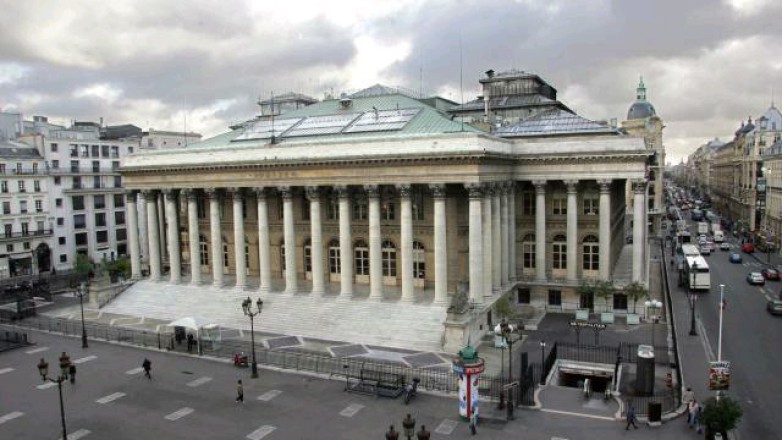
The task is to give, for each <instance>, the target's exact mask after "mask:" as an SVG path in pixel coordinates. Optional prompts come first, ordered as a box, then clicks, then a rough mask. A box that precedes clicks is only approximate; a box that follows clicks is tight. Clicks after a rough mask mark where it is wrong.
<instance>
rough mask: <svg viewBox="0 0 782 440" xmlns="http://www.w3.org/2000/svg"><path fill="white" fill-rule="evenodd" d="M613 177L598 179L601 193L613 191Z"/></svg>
mask: <svg viewBox="0 0 782 440" xmlns="http://www.w3.org/2000/svg"><path fill="white" fill-rule="evenodd" d="M612 182H613V180H612V179H597V184H598V185H599V186H600V192H601V193H604V194H605V193H608V192H610V191H611V183H612Z"/></svg>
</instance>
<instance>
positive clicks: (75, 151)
mask: <svg viewBox="0 0 782 440" xmlns="http://www.w3.org/2000/svg"><path fill="white" fill-rule="evenodd" d="M70 148H71V157H79V146H78V145H76V144H71V145H70Z"/></svg>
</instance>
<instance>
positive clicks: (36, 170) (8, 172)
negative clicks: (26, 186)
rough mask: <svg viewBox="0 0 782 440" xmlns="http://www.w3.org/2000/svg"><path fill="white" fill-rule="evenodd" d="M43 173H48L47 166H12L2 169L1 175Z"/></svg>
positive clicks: (33, 174) (34, 174)
mask: <svg viewBox="0 0 782 440" xmlns="http://www.w3.org/2000/svg"><path fill="white" fill-rule="evenodd" d="M41 174H46V169H45V168H22V169H17V168H11V169H5V170H0V175H3V176H37V175H41Z"/></svg>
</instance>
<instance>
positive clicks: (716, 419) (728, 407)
mask: <svg viewBox="0 0 782 440" xmlns="http://www.w3.org/2000/svg"><path fill="white" fill-rule="evenodd" d="M742 415H743V410H742V409H741V405H740V404H739V402H738V401H737V400H734V399H731V398H730V397H728V396H722V397H720V399H719V400H717V399H716V398H714V397H710V398H709V399H708V400H706V406H705V407H704V408H703V426H705V427H706V438H709V439H710V438H713V437H712V436H713V435H714V434H715V433H717V432H719V433H721V434H722V437H723V438H727V432H728V431H730V430H732V429H734V428H736V425H738V423H739V420H741V416H742Z"/></svg>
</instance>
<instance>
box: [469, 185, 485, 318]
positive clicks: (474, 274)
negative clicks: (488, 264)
mask: <svg viewBox="0 0 782 440" xmlns="http://www.w3.org/2000/svg"><path fill="white" fill-rule="evenodd" d="M464 187H465V188H466V189H467V191H468V192H469V197H470V209H469V213H470V218H469V222H470V226H469V228H470V229H469V238H470V245H469V246H470V247H469V251H470V267H469V272H470V301H472V302H475V303H481V302H483V290H484V286H485V284H484V278H483V272H484V270H483V231H482V229H483V228H482V224H481V223H482V218H481V216H482V215H481V205H482V204H483V188H481V186H480V184H478V183H469V184H465V185H464Z"/></svg>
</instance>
